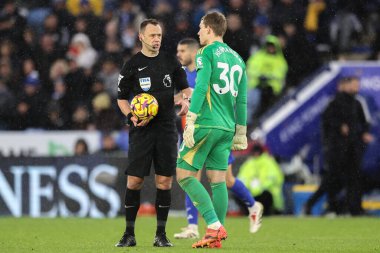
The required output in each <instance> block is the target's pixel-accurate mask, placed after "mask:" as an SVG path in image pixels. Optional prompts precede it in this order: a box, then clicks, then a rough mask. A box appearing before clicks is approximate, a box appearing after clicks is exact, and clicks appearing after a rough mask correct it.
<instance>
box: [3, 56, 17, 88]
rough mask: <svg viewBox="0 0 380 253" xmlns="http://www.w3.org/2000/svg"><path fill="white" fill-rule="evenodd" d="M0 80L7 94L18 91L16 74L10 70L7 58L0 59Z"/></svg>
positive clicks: (10, 66)
mask: <svg viewBox="0 0 380 253" xmlns="http://www.w3.org/2000/svg"><path fill="white" fill-rule="evenodd" d="M0 79H1V81H2V82H3V83H4V84H5V86H7V90H9V92H15V91H17V90H19V85H18V80H17V77H16V74H15V73H14V71H13V69H12V65H11V62H10V61H9V59H7V58H0Z"/></svg>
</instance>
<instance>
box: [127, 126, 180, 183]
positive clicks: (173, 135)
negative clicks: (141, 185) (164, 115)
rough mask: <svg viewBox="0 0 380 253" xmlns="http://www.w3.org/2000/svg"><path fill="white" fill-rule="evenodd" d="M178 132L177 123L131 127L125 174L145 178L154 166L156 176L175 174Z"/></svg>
mask: <svg viewBox="0 0 380 253" xmlns="http://www.w3.org/2000/svg"><path fill="white" fill-rule="evenodd" d="M177 145H178V132H177V129H176V125H175V122H174V121H173V122H172V121H168V122H151V123H149V124H148V125H147V126H145V127H138V128H137V127H133V126H132V127H131V129H130V132H129V151H128V162H127V169H126V170H125V174H126V175H129V176H135V177H140V178H143V177H145V176H149V174H150V168H151V166H152V162H153V166H154V170H155V174H156V175H161V176H167V177H170V176H173V175H174V174H175V169H176V166H177V165H176V162H177V154H178V153H177V152H178V146H177Z"/></svg>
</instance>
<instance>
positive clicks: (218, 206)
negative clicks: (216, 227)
mask: <svg viewBox="0 0 380 253" xmlns="http://www.w3.org/2000/svg"><path fill="white" fill-rule="evenodd" d="M211 190H212V203H213V205H214V208H215V212H216V215H217V216H218V219H219V221H220V223H222V225H224V220H225V219H226V215H227V209H228V191H227V185H226V182H220V183H211Z"/></svg>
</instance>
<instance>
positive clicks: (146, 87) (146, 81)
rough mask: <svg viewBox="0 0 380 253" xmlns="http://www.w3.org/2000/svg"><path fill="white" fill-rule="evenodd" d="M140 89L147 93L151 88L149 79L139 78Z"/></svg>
mask: <svg viewBox="0 0 380 253" xmlns="http://www.w3.org/2000/svg"><path fill="white" fill-rule="evenodd" d="M139 82H140V87H141V89H142V90H143V91H148V90H149V89H150V86H151V82H150V77H143V78H139Z"/></svg>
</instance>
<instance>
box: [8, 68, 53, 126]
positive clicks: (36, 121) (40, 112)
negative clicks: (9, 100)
mask: <svg viewBox="0 0 380 253" xmlns="http://www.w3.org/2000/svg"><path fill="white" fill-rule="evenodd" d="M23 86H24V87H23V90H22V92H21V93H20V94H19V96H18V98H17V110H16V117H15V122H14V128H15V129H16V130H25V129H29V128H37V129H40V128H43V127H44V125H45V120H46V115H47V114H46V104H47V97H46V95H45V94H44V93H43V91H42V90H41V85H40V80H39V79H38V75H37V73H36V72H33V73H32V74H30V75H28V76H27V77H26V78H25V80H24V84H23Z"/></svg>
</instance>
